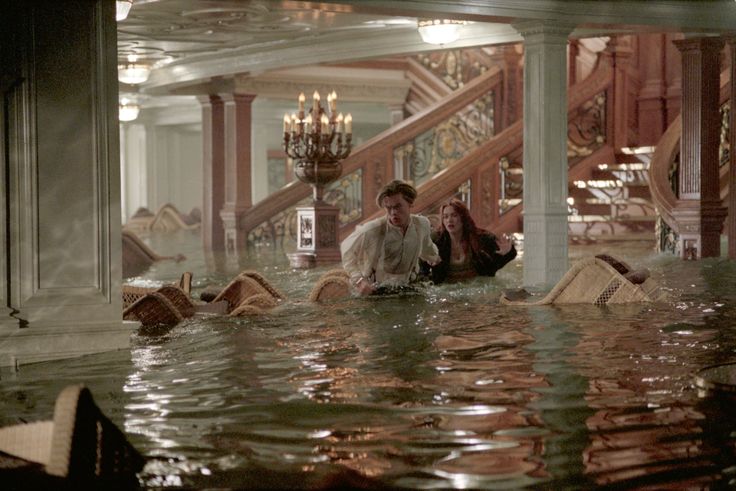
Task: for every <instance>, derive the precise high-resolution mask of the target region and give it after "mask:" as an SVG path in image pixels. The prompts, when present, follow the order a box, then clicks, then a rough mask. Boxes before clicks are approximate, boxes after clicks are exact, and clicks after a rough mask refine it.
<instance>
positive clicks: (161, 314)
mask: <svg viewBox="0 0 736 491" xmlns="http://www.w3.org/2000/svg"><path fill="white" fill-rule="evenodd" d="M190 317H191V316H190ZM123 319H125V320H133V321H138V322H140V323H141V326H142V327H153V326H174V325H176V324H178V323H179V322H181V321H183V320H184V319H185V317H184V315H183V314H182V313H181V312H180V311H179V309H178V308H177V306H176V305H175V304H174V303H173V302H172V301H171V300H169V298H168V297H167V296H166V295H164V294H163V293H161V292H158V291H155V292H151V293H147V294H146V295H144V296H142V297H141V298H139V299H138V300H136V302H135V303H134V304H133V305H131V306H130V307H128V308H127V309H125V310H123Z"/></svg>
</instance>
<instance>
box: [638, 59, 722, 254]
mask: <svg viewBox="0 0 736 491" xmlns="http://www.w3.org/2000/svg"><path fill="white" fill-rule="evenodd" d="M720 103H721V108H720V112H721V132H720V144H719V149H718V158H719V167H720V171H719V174H720V196H721V200H722V201H723V202H724V206H725V200H726V197H727V195H728V172H729V160H730V147H731V146H730V142H729V134H730V128H729V112H730V100H729V76H728V72H727V71H724V72H723V74H722V75H721V90H720ZM681 136H682V116H681V115H678V116H677V117H676V118H675V119H674V120H673V121H672V124H670V126H669V127H668V128H667V130H666V131H665V132H664V134H663V135H662V138H661V139H660V141H659V143H658V144H657V148H656V150H655V152H654V155H653V156H652V161H651V163H650V164H649V189H650V191H651V194H652V202H653V203H654V206H655V207H656V209H657V224H656V235H657V249H658V250H659V251H660V252H667V253H670V254H673V255H677V256H683V255H684V253H683V251H681V250H680V249H681V247H682V246H681V244H680V242H681V241H680V228H681V227H680V224H679V223H678V221H677V219H676V218H675V213H674V211H675V210H676V209H677V208H678V207H683V206H685V205H684V203H685V201H684V200H680V199H679V189H678V183H679V174H678V173H679V170H680V138H681Z"/></svg>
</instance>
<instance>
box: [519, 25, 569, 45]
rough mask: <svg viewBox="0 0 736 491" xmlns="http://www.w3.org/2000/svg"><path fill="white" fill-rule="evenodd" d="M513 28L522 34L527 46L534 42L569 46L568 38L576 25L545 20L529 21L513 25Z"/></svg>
mask: <svg viewBox="0 0 736 491" xmlns="http://www.w3.org/2000/svg"><path fill="white" fill-rule="evenodd" d="M511 27H513V28H514V29H515V30H516V31H517V32H518V33H519V34H521V36H522V37H523V38H524V43H525V44H526V43H529V42H534V41H536V42H548V43H550V42H555V41H558V42H560V41H564V43H565V44H567V37H568V36H569V35H570V33H571V32H572V31H573V29H575V24H571V23H567V22H554V21H545V20H528V21H522V22H516V23H513V24H511Z"/></svg>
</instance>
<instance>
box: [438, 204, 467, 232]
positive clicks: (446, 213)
mask: <svg viewBox="0 0 736 491" xmlns="http://www.w3.org/2000/svg"><path fill="white" fill-rule="evenodd" d="M442 225H444V226H445V229H447V231H448V232H450V233H451V234H462V233H463V220H462V218H461V217H460V214H459V213H458V212H457V210H456V209H455V208H454V207H453V206H452V205H448V206H445V207H444V208H443V209H442Z"/></svg>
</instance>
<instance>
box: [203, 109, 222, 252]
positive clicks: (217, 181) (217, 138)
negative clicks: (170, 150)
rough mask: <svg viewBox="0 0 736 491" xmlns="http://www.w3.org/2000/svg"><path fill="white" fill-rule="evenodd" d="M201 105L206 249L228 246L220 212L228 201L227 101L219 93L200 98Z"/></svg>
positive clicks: (219, 249) (220, 249) (204, 239)
mask: <svg viewBox="0 0 736 491" xmlns="http://www.w3.org/2000/svg"><path fill="white" fill-rule="evenodd" d="M199 102H200V104H201V105H202V139H203V142H202V152H203V156H202V168H203V175H202V186H203V190H202V245H203V246H204V250H205V251H206V252H211V251H222V250H224V249H225V232H224V228H223V225H222V218H221V217H220V211H221V210H222V207H223V205H224V203H225V153H224V150H225V143H224V142H225V128H224V104H223V101H222V99H221V98H220V97H219V96H217V95H205V96H200V97H199Z"/></svg>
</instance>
